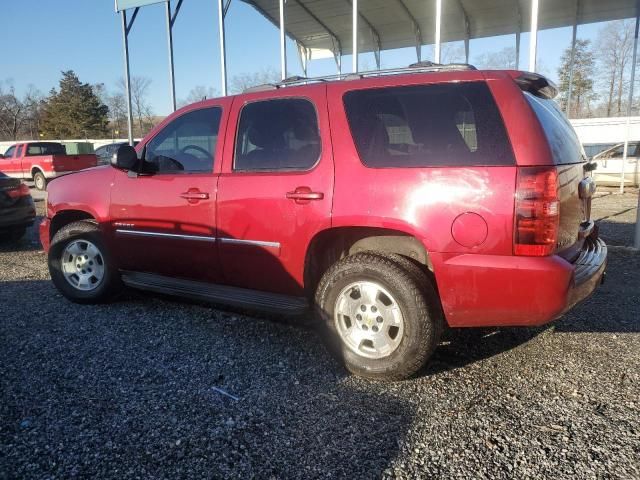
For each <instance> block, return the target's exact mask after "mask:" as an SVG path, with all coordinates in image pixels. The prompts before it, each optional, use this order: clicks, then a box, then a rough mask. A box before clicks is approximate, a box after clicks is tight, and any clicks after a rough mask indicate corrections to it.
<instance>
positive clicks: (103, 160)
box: [96, 141, 140, 165]
mask: <svg viewBox="0 0 640 480" xmlns="http://www.w3.org/2000/svg"><path fill="white" fill-rule="evenodd" d="M138 143H140V142H138V141H135V142H133V146H134V147H135V146H136V145H138ZM128 144H129V142H116V143H108V144H106V145H102V146H101V147H99V148H96V155H97V156H98V165H107V164H108V163H109V162H110V161H111V157H113V154H114V153H116V152H117V151H118V149H119V148H120V147H121V146H122V145H128Z"/></svg>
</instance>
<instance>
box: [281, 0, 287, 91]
mask: <svg viewBox="0 0 640 480" xmlns="http://www.w3.org/2000/svg"><path fill="white" fill-rule="evenodd" d="M286 40H287V39H286V34H285V30H284V0H280V78H281V79H282V80H284V79H285V78H287V41H286Z"/></svg>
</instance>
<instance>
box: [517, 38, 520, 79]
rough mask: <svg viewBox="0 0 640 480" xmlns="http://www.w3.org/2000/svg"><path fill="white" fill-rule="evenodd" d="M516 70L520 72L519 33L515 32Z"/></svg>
mask: <svg viewBox="0 0 640 480" xmlns="http://www.w3.org/2000/svg"><path fill="white" fill-rule="evenodd" d="M516 70H520V32H519V31H518V32H516Z"/></svg>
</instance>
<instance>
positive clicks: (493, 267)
mask: <svg viewBox="0 0 640 480" xmlns="http://www.w3.org/2000/svg"><path fill="white" fill-rule="evenodd" d="M432 261H433V266H434V270H435V275H436V280H437V282H438V289H439V292H440V298H441V300H442V306H443V309H444V312H445V316H446V319H447V322H448V324H449V325H450V326H452V327H493V326H537V325H543V324H545V323H548V322H551V321H553V320H555V319H557V318H558V317H560V316H561V315H562V314H564V313H566V312H567V311H568V310H570V309H571V308H572V307H574V306H575V305H576V304H578V303H579V302H581V301H582V300H584V299H586V298H587V297H589V296H590V295H591V294H592V293H593V291H594V290H595V289H596V287H597V286H598V285H599V284H600V282H601V281H602V276H603V275H604V271H605V269H606V264H607V247H606V245H605V243H604V242H603V241H602V240H600V239H597V238H588V239H587V240H586V241H585V248H584V249H583V251H582V252H581V254H580V256H579V258H578V260H577V261H576V262H575V263H573V264H572V263H569V262H567V261H566V260H564V259H563V258H561V257H559V256H550V257H541V258H536V257H516V256H497V255H455V256H449V257H447V256H446V255H442V254H441V255H433V256H432Z"/></svg>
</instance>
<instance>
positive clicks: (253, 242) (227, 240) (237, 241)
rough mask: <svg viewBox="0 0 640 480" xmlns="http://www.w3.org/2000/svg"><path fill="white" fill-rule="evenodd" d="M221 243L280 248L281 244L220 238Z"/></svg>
mask: <svg viewBox="0 0 640 480" xmlns="http://www.w3.org/2000/svg"><path fill="white" fill-rule="evenodd" d="M218 240H220V242H221V243H229V244H232V245H252V246H255V247H267V248H280V243H279V242H265V241H262V240H242V239H240V238H219V239H218Z"/></svg>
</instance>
